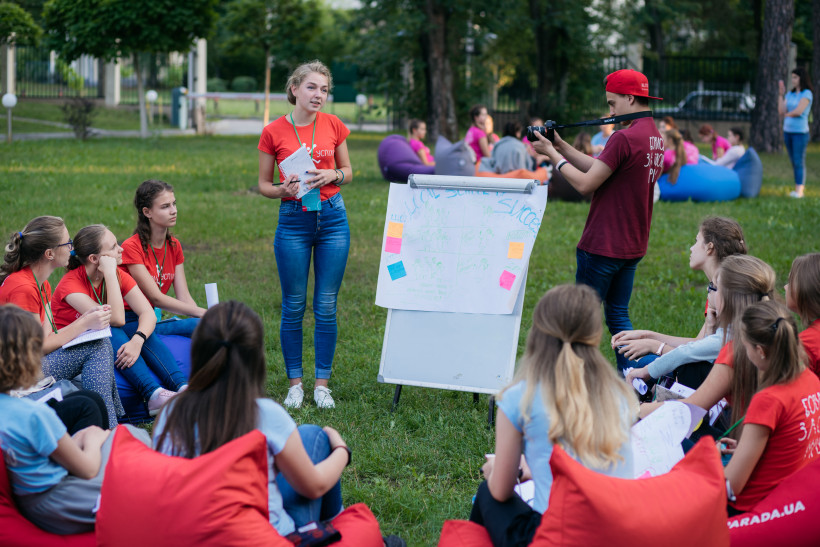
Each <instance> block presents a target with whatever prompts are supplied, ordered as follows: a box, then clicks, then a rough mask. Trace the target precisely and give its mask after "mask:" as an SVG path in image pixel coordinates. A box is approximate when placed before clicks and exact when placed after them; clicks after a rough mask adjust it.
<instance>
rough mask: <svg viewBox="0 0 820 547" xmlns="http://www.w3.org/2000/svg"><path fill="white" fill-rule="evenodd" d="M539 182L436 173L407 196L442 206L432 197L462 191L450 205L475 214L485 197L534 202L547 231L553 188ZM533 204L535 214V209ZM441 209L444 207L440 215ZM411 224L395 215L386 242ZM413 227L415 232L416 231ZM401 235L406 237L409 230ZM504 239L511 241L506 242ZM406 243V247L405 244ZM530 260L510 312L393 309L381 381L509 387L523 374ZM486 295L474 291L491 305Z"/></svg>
mask: <svg viewBox="0 0 820 547" xmlns="http://www.w3.org/2000/svg"><path fill="white" fill-rule="evenodd" d="M414 176H415V175H414ZM449 179H456V180H449ZM536 183H537V181H522V180H520V179H519V180H509V179H504V180H502V179H495V180H493V179H486V178H480V177H438V176H434V175H430V176H426V177H425V179H424V186H425V187H420V188H413V184H414V181H413V180H412V179H411V181H410V184H409V185H408V186H406V187H403V188H400V189H399V190H401V192H402V193H403V194H404V195H406V194H408V193H411V192H416V193H417V196H416V197H418V196H419V195H422V194H424V193H426V194H424V195H426V196H427V197H426V198H425V199H428V200H434V199H437V198H434V197H433V196H434V194H431V193H429V191H430V189H434V190H435V193H437V194H439V195H440V197H443V196H446V195H451V196H452V195H453V194H452V193H451V192H446V190H448V189H456V190H458V191H459V193H458V194H457V195H456V196H454V197H453V198H449V199H448V201H447V202H446V203H447V204H448V205H447V206H449V207H458V206H459V204H457V201H458V200H459V199H461V200H466V201H467V202H468V203H467V209H469V208H470V207H472V205H470V203H469V202H470V201H471V200H473V201H475V198H476V196H478V199H487V200H490V201H492V202H494V203H498V202H499V200H502V199H507V200H511V201H512V202H517V203H528V204H533V203H534V204H536V207H535V209H539V210H540V211H539V215H538V224H539V225H540V221H541V218H542V216H543V213H544V209H545V207H546V197H547V196H546V190H547V189H546V188H545V187H537V186H536ZM465 189H468V190H472V192H469V193H465V192H463V190H465ZM392 192H393V185H391V195H392ZM542 200H543V201H542ZM439 203H444V202H439ZM539 203H540V205H539ZM461 205H462V206H463V204H461ZM528 206H529V207H530V208H531V209H533V207H532V206H531V205H528ZM441 209H442V207H441V206H440V207H439V210H441ZM437 214H440V213H437ZM391 218H392V220H391ZM486 218H487V219H489V220H488V226H491V227H492V226H493V216H492V215H488V216H487V217H486ZM495 219H496V220H497V221H498V222H500V223H501V224H504V222H506V220H507V219H500V218H499V217H495ZM407 220H408V217H405V218H400V219H397V218H396V217H391V213H390V210H389V209H388V213H387V215H386V221H385V225H386V226H385V240H384V241H383V244H386V243H387V240H386V237H387V234H388V232H390V233H392V234H393V236H395V235H397V234H396V229H395V226H394V227H392V229H391V228H390V227H389V226H388V225H389V223H390V222H391V221H392V222H397V221H398V222H406V221H407ZM410 228H411V231H412V226H410ZM515 229H518V228H515ZM502 232H503V234H504V236H506V234H507V232H506V231H504V229H502ZM536 232H537V229H536ZM401 235H402V238H403V237H404V232H402V234H401ZM535 235H536V234H533V235H532V238H531V239H530V240H528V245H529V247H528V249H529V250H531V249H532V245H533V244H534V242H535ZM502 241H508V240H504V239H502ZM403 245H404V242H402V246H403ZM503 251H504V249H503V248H502V252H503ZM385 252H386V251H385V247H384V246H383V247H382V254H383V255H384V254H385ZM389 254H395V253H389ZM525 256H526V259H524V260H520V269H518V270H516V271H517V275H516V283H515V284H514V285H513V286H510V287H509V288H506V289H504V292H505V293H506V297H505V298H506V300H508V301H509V308H508V309H507V311H506V313H503V312H502V313H498V312H496V313H475V312H465V311H441V310H435V311H429V310H418V309H400V308H394V307H388V312H387V321H386V325H385V331H384V343H383V345H382V355H381V362H380V364H379V374H378V381H379V382H382V383H391V384H399V385H409V386H420V387H432V388H439V389H449V390H455V391H469V392H473V393H487V394H491V395H494V394H495V393H497V392H498V391H499V390H501V389H502V388H503V387H505V386H506V385H508V384H509V383H510V382H511V381H512V378H513V373H514V371H515V359H516V354H517V350H518V336H519V330H520V325H521V314H522V310H523V308H524V293H525V288H526V281H527V264H528V261H529V252H527V253H526V255H525ZM507 258H508V257H507V256H506V254H504V256H503V257H501V258H500V260H498V261H497V262H499V261H500V262H502V263H503V262H504V261H505V260H506V259H507ZM388 264H389V262H388ZM383 266H384V263H383V264H382V267H383ZM381 273H384V272H381ZM380 283H381V279H380ZM497 287H498V280H497V279H495V280H492V281H491V283H490V285H488V286H486V289H487V290H495V289H496V288H497ZM481 291H482V289H479V290H478V292H477V293H476V292H475V291H474V292H473V295H472V297H473V298H474V299H477V300H481V299H483V297H484V293H482V292H481ZM485 292H486V291H485ZM377 303H378V302H377Z"/></svg>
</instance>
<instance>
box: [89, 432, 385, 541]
mask: <svg viewBox="0 0 820 547" xmlns="http://www.w3.org/2000/svg"><path fill="white" fill-rule="evenodd" d="M333 525H334V526H335V527H336V529H337V530H339V532H340V533H341V535H342V540H341V541H340V542H338V543H334V545H339V546H346V547H347V546H354V545H355V546H362V547H371V546H372V547H382V545H383V542H382V535H381V531H380V529H379V523H378V522H377V521H376V517H375V516H373V513H371V512H370V510H369V509H368V508H367V506H366V505H364V504H361V503H360V504H356V505H353V506H351V507H348V508H347V509H345V510H344V511H343V512H342V513H341V514H340V515H339V516H338V517H336V518H335V519H334V520H333ZM96 531H97V542H98V545H111V546H116V547H145V546H147V545H150V546H151V547H161V546H166V545H167V546H168V547H171V546H174V547H176V546H179V545H197V546H214V547H216V546H227V545H236V546H240V545H241V546H244V545H266V546H271V547H293V546H292V544H291V543H290V542H289V541H288V540H286V539H285V538H283V537H282V536H280V535H279V534H278V533H277V532H276V529H275V528H274V527H273V526H271V525H270V522H269V521H268V452H267V446H266V443H265V436H264V435H262V433H260V432H259V431H256V430H254V431H251V432H250V433H248V434H246V435H243V436H242V437H239V438H238V439H234V440H233V441H231V442H229V443H227V444H225V445H224V446H221V447H219V448H218V449H217V450H214V451H213V452H209V453H208V454H204V455H202V456H199V457H197V458H193V459H187V458H176V457H172V456H166V455H164V454H161V453H159V452H155V451H154V450H152V449H151V448H149V447H147V446H145V445H144V444H142V443H141V442H139V441H138V440H136V439H135V438H134V437H133V436H132V435H131V433H130V432H129V431H128V430H127V429H126V428H124V427H122V426H121V427H118V428H117V433H116V437H115V438H114V442H113V446H112V448H111V456H110V458H109V461H108V466H106V469H105V479H104V480H103V487H102V495H101V496H100V510H99V512H98V513H97V529H96Z"/></svg>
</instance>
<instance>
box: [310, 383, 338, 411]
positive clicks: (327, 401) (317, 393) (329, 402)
mask: <svg viewBox="0 0 820 547" xmlns="http://www.w3.org/2000/svg"><path fill="white" fill-rule="evenodd" d="M313 400H314V401H316V406H318V407H319V408H336V403H335V402H334V401H333V397H331V396H330V390H329V389H328V388H326V387H325V386H317V387H316V389H314V390H313Z"/></svg>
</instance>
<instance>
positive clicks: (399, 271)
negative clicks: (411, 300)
mask: <svg viewBox="0 0 820 547" xmlns="http://www.w3.org/2000/svg"><path fill="white" fill-rule="evenodd" d="M387 271H388V272H389V273H390V279H392V280H393V281H395V280H397V279H401V278H402V277H407V272H406V271H405V270H404V264H403V263H402V261H401V260H399V261H398V262H396V263H394V264H388V265H387Z"/></svg>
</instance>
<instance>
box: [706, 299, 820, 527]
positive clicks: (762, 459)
mask: <svg viewBox="0 0 820 547" xmlns="http://www.w3.org/2000/svg"><path fill="white" fill-rule="evenodd" d="M740 338H741V340H742V341H743V347H744V351H745V353H746V355H747V357H748V358H749V360H750V361H751V362H752V364H754V366H755V368H756V369H757V371H758V379H759V390H758V392H757V393H755V395H754V396H753V397H752V400H751V403H750V404H749V408H748V409H747V410H746V414H745V416H744V417H743V431H742V433H741V434H740V439H739V440H738V441H737V443H735V441H734V440H733V439H728V438H724V439H721V442H723V443H725V444H726V445H727V446H728V451H732V449H734V450H733V451H734V454H733V456H732V459H731V460H730V461H729V464H728V465H727V466H726V480H727V482H728V485H727V490H728V491H729V502H730V506H729V511H730V513H732V512H734V513H735V514H737V513H741V512H743V511H748V510H750V509H751V508H752V507H754V506H755V504H756V503H757V502H758V501H760V500H762V499H763V498H765V497H766V495H768V494H769V492H771V491H772V490H773V489H774V488H775V486H777V485H778V484H779V483H780V481H782V480H783V479H785V478H786V477H788V476H789V475H791V474H792V473H794V472H795V471H797V470H799V469H800V468H802V467H803V466H804V465H806V464H807V463H809V462H811V461H814V460H816V459H817V458H818V456H820V430H818V429H817V427H815V426H814V424H815V423H816V421H817V419H818V418H820V415H818V414H820V410H818V407H817V405H816V404H811V403H810V402H807V401H817V400H818V399H820V379H818V378H817V376H815V375H814V374H813V373H812V372H811V371H810V370H808V369H807V368H806V365H805V354H804V353H803V350H802V348H801V346H800V340H799V339H798V337H797V325H796V324H795V322H794V318H793V317H792V314H791V313H790V312H789V310H788V309H787V308H786V307H785V306H783V305H782V304H780V303H778V302H772V301H769V302H761V303H759V304H754V305H752V306H750V307H749V308H748V309H747V310H746V311H745V312H744V314H743V329H742V333H741V336H740ZM735 446H736V447H737V448H735ZM733 494H734V496H733Z"/></svg>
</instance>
